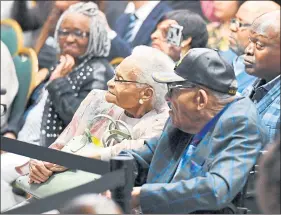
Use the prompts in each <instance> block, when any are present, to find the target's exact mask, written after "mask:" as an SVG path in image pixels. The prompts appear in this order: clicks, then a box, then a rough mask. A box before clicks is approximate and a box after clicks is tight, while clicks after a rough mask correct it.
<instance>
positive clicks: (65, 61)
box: [50, 54, 75, 80]
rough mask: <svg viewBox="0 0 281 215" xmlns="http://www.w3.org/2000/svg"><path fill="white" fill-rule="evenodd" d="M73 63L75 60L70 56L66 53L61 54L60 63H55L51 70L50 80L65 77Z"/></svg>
mask: <svg viewBox="0 0 281 215" xmlns="http://www.w3.org/2000/svg"><path fill="white" fill-rule="evenodd" d="M74 65H75V61H74V58H73V57H72V56H70V55H68V54H66V55H61V56H60V64H59V65H57V67H56V68H55V70H54V71H53V73H52V75H51V77H50V80H54V79H57V78H62V77H65V76H66V75H68V74H69V73H70V72H71V71H72V69H73V66H74Z"/></svg>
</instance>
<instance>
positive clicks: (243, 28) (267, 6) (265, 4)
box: [229, 1, 280, 93]
mask: <svg viewBox="0 0 281 215" xmlns="http://www.w3.org/2000/svg"><path fill="white" fill-rule="evenodd" d="M278 9H280V6H279V5H278V4H277V3H275V2H273V1H246V2H245V3H243V4H242V5H241V6H240V8H239V10H238V11H237V13H236V16H235V18H234V19H233V20H232V22H231V25H230V30H231V34H230V36H229V42H230V48H231V50H232V51H233V52H234V53H235V54H236V57H235V58H234V60H233V62H232V64H233V67H234V72H235V75H236V78H237V82H238V92H240V93H241V92H242V91H243V90H244V89H245V88H246V87H248V86H249V85H251V84H253V82H254V80H255V79H256V77H254V76H251V75H248V74H247V73H246V72H245V65H244V63H243V60H244V50H245V48H246V47H247V45H248V44H249V39H248V38H249V34H250V30H249V28H250V26H251V24H252V23H253V21H254V20H255V19H256V18H257V17H259V16H260V15H262V14H264V13H267V12H271V11H274V10H278Z"/></svg>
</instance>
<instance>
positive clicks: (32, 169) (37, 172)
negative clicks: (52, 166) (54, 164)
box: [29, 159, 53, 184]
mask: <svg viewBox="0 0 281 215" xmlns="http://www.w3.org/2000/svg"><path fill="white" fill-rule="evenodd" d="M52 174H53V172H52V171H50V170H49V169H47V168H46V166H45V165H44V163H43V162H42V161H38V160H34V159H32V160H30V162H29V183H30V184H31V183H36V184H41V183H42V182H45V181H47V180H48V179H49V177H50V176H51V175H52Z"/></svg>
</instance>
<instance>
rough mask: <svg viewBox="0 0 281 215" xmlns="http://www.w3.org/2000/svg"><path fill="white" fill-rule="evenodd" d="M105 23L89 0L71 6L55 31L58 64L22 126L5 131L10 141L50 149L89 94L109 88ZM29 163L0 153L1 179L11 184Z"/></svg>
mask: <svg viewBox="0 0 281 215" xmlns="http://www.w3.org/2000/svg"><path fill="white" fill-rule="evenodd" d="M105 23H106V20H105V18H104V17H103V16H101V14H100V11H99V9H98V7H97V5H96V4H95V3H93V2H87V3H84V2H81V3H77V4H74V5H72V6H70V7H69V8H68V9H67V10H66V11H65V12H64V13H63V14H62V16H61V17H60V19H59V21H58V23H57V26H56V32H55V38H56V40H57V42H58V45H59V50H58V51H59V53H60V62H59V63H58V65H56V66H55V67H54V68H53V69H52V70H50V72H49V73H50V74H49V76H48V77H47V78H46V80H45V83H43V84H42V86H43V88H42V89H40V91H39V92H37V93H39V96H38V98H37V101H36V102H35V103H34V104H33V105H31V106H30V107H29V109H28V110H27V111H26V113H25V116H24V120H23V121H24V123H23V126H21V128H15V129H10V130H9V128H8V130H7V132H8V133H10V134H11V133H12V135H10V137H11V136H14V138H17V139H18V140H20V141H24V142H28V143H31V144H36V145H41V146H47V147H48V146H50V144H52V143H53V142H54V141H55V140H56V139H57V137H58V136H59V135H60V134H61V132H62V131H63V130H64V128H65V127H66V126H67V125H68V124H69V122H70V121H71V119H72V117H73V115H74V113H75V112H76V110H77V109H78V107H79V105H80V103H81V102H82V101H83V100H84V99H85V98H86V96H87V95H88V94H89V92H91V90H93V89H100V90H106V89H107V84H106V83H107V82H108V80H110V79H111V78H112V77H113V75H114V71H113V68H112V67H111V66H110V64H109V63H108V61H107V60H106V59H105V57H106V56H107V55H108V53H109V50H110V40H109V38H108V35H107V31H106V27H105V26H106V25H105ZM37 90H38V89H37ZM17 126H18V127H19V125H17ZM18 131H19V132H18ZM6 136H8V135H7V133H6ZM28 161H29V158H27V157H23V156H19V155H15V154H12V153H4V154H1V164H2V165H1V173H2V176H3V177H2V178H1V179H2V180H4V181H6V182H7V183H11V182H13V181H14V180H15V179H16V178H17V177H18V176H20V174H22V171H21V169H19V168H18V166H22V165H23V164H24V163H28Z"/></svg>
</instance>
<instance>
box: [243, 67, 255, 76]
mask: <svg viewBox="0 0 281 215" xmlns="http://www.w3.org/2000/svg"><path fill="white" fill-rule="evenodd" d="M245 70H246V72H247V73H248V74H249V75H253V76H254V75H255V68H254V67H252V66H245Z"/></svg>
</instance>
